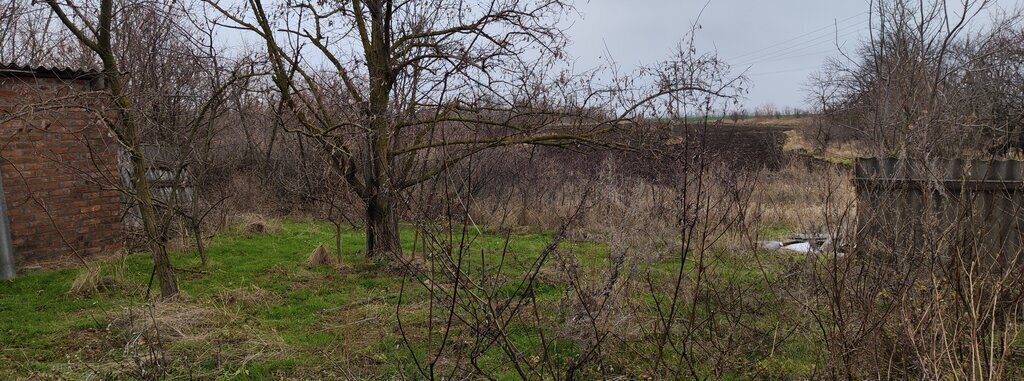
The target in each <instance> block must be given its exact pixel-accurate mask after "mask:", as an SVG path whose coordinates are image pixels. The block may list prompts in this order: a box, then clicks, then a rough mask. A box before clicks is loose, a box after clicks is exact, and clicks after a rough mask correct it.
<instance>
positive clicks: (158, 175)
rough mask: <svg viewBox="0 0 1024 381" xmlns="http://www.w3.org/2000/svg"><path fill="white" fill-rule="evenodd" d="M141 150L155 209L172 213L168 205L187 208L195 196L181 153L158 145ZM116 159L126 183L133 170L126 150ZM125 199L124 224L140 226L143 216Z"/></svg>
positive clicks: (190, 177) (129, 181) (130, 226)
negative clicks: (126, 209) (146, 166)
mask: <svg viewBox="0 0 1024 381" xmlns="http://www.w3.org/2000/svg"><path fill="white" fill-rule="evenodd" d="M140 149H141V150H142V153H143V155H145V157H146V160H147V164H148V165H149V170H148V171H147V173H146V177H147V178H148V179H149V185H150V191H151V192H152V196H153V200H154V201H156V203H157V212H159V213H172V212H173V211H171V210H168V208H171V207H173V208H177V209H181V210H188V209H189V208H190V205H191V203H192V198H193V197H194V196H195V195H194V193H195V189H194V186H193V184H192V176H191V173H189V170H188V167H187V166H184V167H183V166H182V162H181V159H180V155H179V154H177V153H176V152H175V151H174V150H171V149H167V148H163V147H157V146H149V145H147V146H142V147H140ZM119 161H120V163H119V166H120V172H121V177H122V182H123V183H124V185H125V186H129V185H130V184H131V176H132V172H133V170H132V166H131V162H130V161H129V160H128V156H127V154H126V153H125V154H122V155H121V158H120V160H119ZM179 169H180V171H181V172H180V173H179ZM125 201H126V203H127V207H128V213H127V214H126V215H125V219H124V224H125V225H126V226H128V227H129V228H139V227H141V226H142V219H141V217H140V216H139V211H138V208H137V207H135V203H134V202H133V201H132V200H131V199H127V198H126V200H125Z"/></svg>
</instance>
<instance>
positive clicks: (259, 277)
mask: <svg viewBox="0 0 1024 381" xmlns="http://www.w3.org/2000/svg"><path fill="white" fill-rule="evenodd" d="M483 232H485V234H482V235H479V236H473V237H472V246H471V247H470V248H469V249H467V251H466V252H467V253H468V255H467V256H466V268H467V269H477V268H480V267H481V265H482V263H481V261H486V262H487V265H488V267H491V268H493V267H494V266H496V265H497V263H498V262H499V261H500V260H501V258H500V253H501V252H502V250H503V248H504V247H506V245H507V247H508V251H507V253H508V255H507V257H506V258H505V261H506V263H505V265H504V266H503V268H502V275H503V276H505V277H507V278H508V279H510V280H511V281H509V282H507V283H505V284H504V285H503V286H502V287H501V288H500V289H499V293H500V294H503V295H510V294H511V293H513V292H514V291H515V289H516V287H515V286H516V282H515V280H516V279H518V278H517V277H521V276H522V275H523V273H524V272H525V271H526V270H527V269H528V267H529V265H530V263H532V262H533V260H535V259H536V258H537V256H538V255H539V254H540V253H541V252H543V250H544V249H545V248H546V247H547V246H548V245H549V244H550V243H551V241H552V239H553V234H552V233H550V232H540V233H524V234H513V235H512V236H511V237H510V239H509V241H508V242H506V240H505V236H504V235H503V234H498V233H494V234H490V233H487V230H483ZM473 234H477V233H476V231H475V230H473ZM415 236H416V234H415V232H414V231H413V228H412V227H410V226H403V227H402V245H403V247H404V249H405V250H406V251H407V252H410V251H411V250H412V247H413V237H415ZM333 242H334V237H333V227H332V226H330V225H328V224H325V223H316V222H301V221H289V222H283V223H282V229H281V230H280V231H279V232H275V233H272V234H266V235H222V236H219V237H218V238H216V239H215V240H214V241H213V242H212V243H211V245H210V246H209V249H208V254H209V257H210V260H211V262H210V265H209V266H208V267H207V268H205V269H204V273H195V272H184V271H183V272H179V273H178V276H179V285H180V287H181V290H182V293H183V294H184V296H185V297H184V298H183V300H182V301H179V302H175V303H178V305H179V306H183V308H184V310H189V309H197V310H202V311H207V310H208V311H209V315H210V316H212V317H210V318H209V320H210V321H209V322H208V325H209V327H206V328H205V331H204V333H203V335H202V336H194V337H193V336H190V335H188V334H186V335H183V336H182V337H177V338H174V339H171V340H168V341H167V343H165V345H164V347H163V350H164V351H166V352H168V353H171V354H172V355H173V356H172V357H173V359H172V360H171V361H172V362H171V364H170V366H171V367H174V368H176V369H177V372H178V373H177V376H180V377H183V378H187V375H188V374H193V373H192V372H195V373H194V374H200V375H201V376H203V377H206V378H214V377H215V378H222V379H263V378H274V379H276V378H285V377H290V378H297V379H303V378H353V377H354V378H367V377H374V378H381V379H388V378H393V377H397V375H398V374H399V373H402V374H404V375H405V376H408V377H413V378H416V377H417V373H416V370H415V367H414V365H413V363H414V362H413V361H412V358H411V357H410V356H411V355H410V353H409V351H408V349H407V348H406V347H405V346H404V344H403V343H402V341H401V340H400V339H399V337H398V335H397V332H396V327H397V321H396V320H395V312H396V308H397V303H398V298H397V297H394V296H395V295H396V294H397V293H398V292H399V290H400V288H401V285H402V282H403V276H401V275H398V274H396V272H395V271H394V270H392V269H389V268H387V266H386V265H382V264H380V263H378V262H375V261H368V260H366V259H365V258H364V256H363V255H362V254H361V250H362V249H363V245H364V240H363V235H362V234H361V233H360V232H356V231H349V230H346V231H344V232H343V235H342V246H343V250H342V251H343V252H342V262H343V263H344V264H345V265H346V266H347V269H345V270H342V271H339V270H337V269H330V268H315V269H307V268H305V267H304V265H303V264H304V262H305V260H306V258H307V256H308V254H309V253H310V252H311V251H312V250H313V249H314V248H315V247H316V246H317V245H319V244H321V243H322V244H325V246H328V247H330V248H331V249H332V250H333ZM481 250H482V251H483V253H484V254H483V259H481V256H480V253H481ZM562 250H563V252H564V253H571V254H572V255H575V256H576V257H577V259H578V260H579V263H580V264H581V266H582V267H583V269H584V270H586V271H591V272H593V271H596V270H597V269H600V268H603V266H605V264H606V263H607V255H608V252H607V248H606V247H605V246H604V245H603V244H600V243H593V242H565V243H563V246H562ZM417 251H418V250H417ZM172 261H173V263H174V264H175V265H176V266H177V267H178V268H186V269H199V268H200V263H199V259H198V258H197V255H196V254H195V253H194V252H181V253H175V254H173V255H172ZM678 264H679V262H678V259H675V260H672V259H666V260H665V261H662V262H661V263H658V264H657V265H656V266H655V267H654V268H653V269H652V275H653V278H655V279H671V277H672V276H674V274H675V269H678ZM94 265H102V266H104V267H106V268H108V271H107V273H108V274H109V273H110V271H109V268H111V267H113V265H112V264H111V263H103V264H94ZM125 265H126V269H125V271H124V279H123V281H121V286H120V287H118V288H115V289H114V290H108V291H102V292H98V293H95V294H93V295H91V296H88V297H83V296H78V295H70V294H68V289H69V287H70V285H71V283H72V281H73V280H74V278H75V277H76V275H77V274H78V273H79V271H80V270H79V269H63V270H57V271H45V272H37V273H32V274H26V275H23V276H20V277H19V278H17V279H16V280H15V281H13V282H9V283H4V284H0V349H2V351H0V364H5V365H3V366H0V379H10V378H38V377H41V376H49V377H55V378H84V377H83V375H95V376H103V375H105V374H107V373H112V374H121V373H120V372H123V371H124V369H123V368H124V367H125V365H124V362H125V359H126V358H129V357H130V356H131V354H130V353H125V352H124V348H125V343H126V342H127V341H128V340H129V339H130V337H129V335H130V332H129V330H128V329H127V328H125V327H123V324H120V323H119V322H121V321H123V320H124V316H125V311H127V310H129V309H131V310H139V311H146V305H147V300H146V299H145V297H144V295H143V294H144V290H145V285H146V284H147V282H148V281H149V275H150V270H151V264H150V258H149V257H148V256H147V255H145V254H138V255H132V256H129V257H128V258H127V259H126V261H125ZM719 265H720V266H719V267H718V268H717V270H716V272H715V274H716V276H720V277H722V279H729V280H730V281H734V282H736V283H739V284H744V283H749V284H751V286H750V287H749V289H751V290H753V292H754V293H753V294H752V295H751V296H750V297H751V298H762V297H765V295H763V294H764V293H765V292H767V290H766V288H765V287H762V286H757V283H758V282H761V281H763V278H762V276H761V274H760V273H759V272H754V271H753V270H751V269H750V268H749V264H747V263H744V262H743V261H725V262H722V263H720V264H719ZM406 280H408V279H406ZM410 285H411V286H410ZM564 290H565V285H564V284H557V283H545V282H544V281H542V283H541V284H539V285H537V287H536V289H535V293H536V297H537V299H538V301H539V302H540V304H542V305H543V306H542V307H538V308H543V311H544V313H543V314H545V315H546V317H550V318H551V319H554V320H552V321H554V322H557V321H558V320H557V319H560V317H558V316H557V305H558V303H559V301H560V299H561V296H562V295H563V293H564ZM406 291H407V292H406V295H404V296H403V299H404V300H403V306H404V307H403V312H402V320H403V325H405V326H406V327H407V328H408V329H409V330H410V331H411V332H413V334H414V335H415V334H417V332H420V333H422V332H424V331H425V327H426V322H427V320H428V316H429V314H428V313H427V309H426V306H427V304H426V300H427V299H428V298H427V296H426V290H425V289H423V288H422V287H417V286H415V285H414V284H413V283H411V282H410V283H408V284H407V290H406ZM152 292H153V293H156V292H157V290H156V289H155V287H154V289H153V291H152ZM232 295H242V296H243V297H239V298H238V300H233V299H232ZM245 295H250V298H249V299H246V298H245V297H244V296H245ZM252 295H256V296H255V297H252ZM639 300H647V301H648V302H649V300H650V298H649V297H648V298H647V299H644V298H640V299H639ZM435 313H437V312H436V311H435ZM778 313H785V311H780V312H778ZM753 318H754V319H756V321H753V322H751V324H756V325H757V326H763V327H766V328H765V329H766V330H769V329H771V327H772V326H775V325H777V323H778V321H777V317H775V316H774V315H772V316H767V315H766V316H764V317H753ZM535 328H536V327H532V326H531V324H529V319H524V320H523V321H516V322H514V323H513V324H512V325H511V326H510V327H509V332H508V335H509V339H510V340H511V341H512V342H513V343H514V344H515V345H516V346H517V348H520V349H522V350H523V351H524V352H527V353H540V352H541V350H539V349H538V348H540V347H541V344H540V340H539V337H538V335H537V331H536V329H535ZM460 334H462V336H460ZM464 336H465V337H468V333H463V332H453V337H464ZM548 339H549V340H553V343H549V350H550V354H551V355H552V356H553V357H554V358H555V361H556V362H558V363H560V364H567V363H568V362H569V361H571V359H573V358H575V356H577V355H578V354H579V352H580V350H579V347H578V346H577V344H576V343H575V342H574V341H572V340H564V339H559V338H554V339H552V338H550V337H549V338H548ZM423 341H425V340H420V341H416V342H415V343H414V344H413V348H412V349H413V352H414V353H416V354H417V357H418V358H419V359H420V360H421V361H422V360H423V358H424V356H425V354H426V352H427V350H426V344H425V343H424V342H423ZM148 345H153V344H145V345H142V346H140V348H149V346H148ZM153 347H154V348H155V345H154V346H153ZM805 347H807V344H806V343H804V342H800V343H796V344H795V345H794V346H792V347H785V348H781V349H780V352H783V353H785V354H786V355H787V356H789V357H786V358H781V359H780V358H774V357H773V358H771V359H768V360H763V363H764V364H763V366H765V367H769V368H772V369H773V372H776V373H779V374H791V373H786V372H789V371H795V372H796V374H802V373H803V372H802V370H804V369H810V368H812V367H813V362H814V356H815V353H814V351H813V350H809V349H806V348H805ZM787 351H788V352H787ZM185 356H190V357H185ZM628 360H629V359H628V358H623V359H619V360H617V361H619V362H622V366H623V367H627V368H628V367H629V366H630V364H629V361H628ZM809 364H810V365H809ZM129 365H130V364H129ZM480 365H481V366H484V367H491V368H492V369H495V370H496V371H497V372H498V375H499V376H502V377H499V378H507V379H514V378H516V375H515V373H513V372H512V369H511V368H509V364H507V361H506V360H504V357H503V355H502V354H501V353H500V352H499V351H498V350H497V349H492V350H491V351H489V352H486V353H484V355H483V356H482V357H481V359H480ZM129 367H130V366H129ZM186 368H187V369H188V373H185V371H184V370H182V369H186ZM779 369H781V370H779Z"/></svg>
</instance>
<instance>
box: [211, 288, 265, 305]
mask: <svg viewBox="0 0 1024 381" xmlns="http://www.w3.org/2000/svg"><path fill="white" fill-rule="evenodd" d="M280 298H281V297H280V296H279V295H278V294H277V293H275V292H273V291H270V290H266V289H263V288H261V287H260V286H257V285H255V284H252V285H249V286H246V287H240V288H236V289H233V290H227V291H224V292H222V293H220V294H219V295H217V299H218V300H220V301H221V302H224V303H226V304H235V305H248V306H252V305H265V304H268V303H273V302H275V301H278V300H280Z"/></svg>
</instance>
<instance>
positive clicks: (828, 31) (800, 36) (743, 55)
mask: <svg viewBox="0 0 1024 381" xmlns="http://www.w3.org/2000/svg"><path fill="white" fill-rule="evenodd" d="M865 14H867V12H861V13H858V14H856V15H853V16H850V17H848V18H845V19H842V20H840V21H837V22H835V23H832V24H830V25H826V26H823V27H821V28H818V29H815V30H812V31H810V32H807V33H804V34H801V35H799V36H796V37H793V38H790V39H788V40H785V41H782V42H778V43H775V44H772V45H768V46H765V47H763V48H760V49H757V50H754V51H751V52H747V53H744V54H741V55H738V56H735V57H732V58H731V60H738V59H742V58H746V57H749V56H752V55H755V54H759V53H762V52H764V51H767V50H770V49H775V48H777V47H779V46H781V45H787V44H789V43H792V42H794V41H799V40H801V39H803V38H804V37H807V36H812V35H818V37H817V38H820V37H821V35H820V33H821V32H823V31H827V33H829V34H832V30H833V28H836V27H838V26H839V25H842V24H846V23H847V22H848V21H850V20H853V19H856V18H858V17H860V16H863V15H865ZM853 25H854V26H855V25H859V24H853ZM847 27H849V25H847V26H844V27H843V28H847ZM817 38H815V39H817Z"/></svg>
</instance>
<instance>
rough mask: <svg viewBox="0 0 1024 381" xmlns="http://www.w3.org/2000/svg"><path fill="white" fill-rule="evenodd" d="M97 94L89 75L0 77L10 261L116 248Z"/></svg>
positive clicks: (115, 201)
mask: <svg viewBox="0 0 1024 381" xmlns="http://www.w3.org/2000/svg"><path fill="white" fill-rule="evenodd" d="M103 99H104V97H103V96H102V95H101V94H99V93H97V92H96V91H93V90H92V89H91V87H90V83H89V81H84V80H63V79H56V78H31V77H3V76H0V174H2V177H3V189H4V195H5V197H6V200H7V207H8V215H9V217H10V221H11V236H12V239H13V242H14V252H15V254H14V255H15V261H16V263H17V265H19V266H24V265H29V264H48V263H54V262H66V261H73V260H76V259H75V254H76V253H77V254H79V255H82V256H91V255H95V254H99V253H104V252H112V251H114V250H116V249H117V248H119V247H120V246H121V243H122V228H121V208H122V205H121V194H120V192H119V191H118V190H117V186H119V184H120V178H119V176H118V172H117V155H118V150H119V148H118V146H117V143H116V141H115V140H114V139H113V138H112V137H110V136H109V132H108V130H107V129H106V127H105V126H104V125H103V124H102V122H101V121H100V119H99V118H98V115H99V114H98V112H100V111H98V110H102V109H103V107H102V106H103V104H102V100H103ZM83 106H84V107H83Z"/></svg>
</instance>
